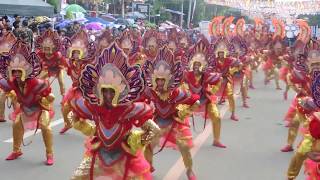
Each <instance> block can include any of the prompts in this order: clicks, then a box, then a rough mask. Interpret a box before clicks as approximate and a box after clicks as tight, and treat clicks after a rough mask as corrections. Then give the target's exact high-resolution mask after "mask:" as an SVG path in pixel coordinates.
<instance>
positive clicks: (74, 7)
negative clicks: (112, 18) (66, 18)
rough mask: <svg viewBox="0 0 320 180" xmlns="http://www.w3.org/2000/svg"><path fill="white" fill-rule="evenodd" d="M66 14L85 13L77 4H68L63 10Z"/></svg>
mask: <svg viewBox="0 0 320 180" xmlns="http://www.w3.org/2000/svg"><path fill="white" fill-rule="evenodd" d="M64 10H65V11H66V12H68V11H69V12H72V13H77V12H81V13H86V12H87V11H86V10H85V9H84V8H83V7H81V6H79V5H78V4H70V5H68V6H67V7H66V8H65V9H64Z"/></svg>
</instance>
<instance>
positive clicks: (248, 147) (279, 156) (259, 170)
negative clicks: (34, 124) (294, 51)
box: [0, 73, 304, 180]
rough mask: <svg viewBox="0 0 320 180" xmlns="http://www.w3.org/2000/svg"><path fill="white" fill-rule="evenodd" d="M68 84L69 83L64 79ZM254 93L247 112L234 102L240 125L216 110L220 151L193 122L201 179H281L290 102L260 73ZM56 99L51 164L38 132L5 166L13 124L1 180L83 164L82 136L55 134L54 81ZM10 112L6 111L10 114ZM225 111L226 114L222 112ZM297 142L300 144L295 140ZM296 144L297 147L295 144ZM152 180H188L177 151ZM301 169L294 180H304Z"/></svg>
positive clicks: (163, 159) (59, 178) (0, 160)
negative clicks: (283, 147)
mask: <svg viewBox="0 0 320 180" xmlns="http://www.w3.org/2000/svg"><path fill="white" fill-rule="evenodd" d="M66 85H67V86H70V85H71V82H70V80H69V79H68V78H66ZM255 87H256V89H255V90H251V91H250V93H249V96H250V99H249V105H250V108H249V109H245V108H242V107H241V106H240V105H241V100H240V99H239V98H238V99H237V100H236V101H237V114H238V116H239V119H240V121H239V122H234V121H231V120H229V117H230V114H229V112H228V111H227V107H226V106H219V107H220V109H221V114H222V115H224V117H223V120H222V134H221V140H222V142H223V143H224V144H225V145H226V146H227V148H226V149H219V148H215V147H213V146H211V144H212V132H211V125H209V124H208V126H207V128H206V129H205V130H202V126H203V120H202V119H201V118H199V117H197V118H196V130H197V132H193V136H194V142H195V147H194V148H193V149H192V154H193V158H194V171H195V173H196V175H197V177H198V179H199V180H212V179H216V180H283V179H285V173H286V170H287V167H288V163H289V160H290V158H291V156H292V154H293V153H282V152H280V148H281V147H282V146H283V145H285V142H286V138H287V128H285V127H284V125H283V117H284V114H285V112H286V110H287V108H288V107H289V104H290V99H291V98H292V97H293V93H292V92H291V93H290V94H289V100H288V101H283V100H282V91H281V92H280V91H276V90H275V86H274V84H270V85H268V86H265V85H264V84H263V76H262V73H259V74H256V75H255ZM53 89H54V93H55V94H56V101H55V110H56V115H55V118H54V121H53V123H52V124H53V125H54V126H53V127H52V128H53V134H54V151H55V154H54V157H55V164H54V165H53V166H51V167H48V166H45V165H44V160H45V149H44V145H43V142H42V136H41V133H40V134H37V135H36V136H35V137H34V138H33V137H32V136H30V135H31V134H32V133H31V132H29V133H26V134H29V137H26V138H25V139H24V140H25V142H26V143H27V142H29V141H30V140H31V139H33V143H32V144H31V145H30V146H28V147H23V152H24V155H23V156H22V157H21V158H19V159H17V160H15V161H10V162H8V161H5V158H6V156H7V155H8V154H9V153H10V152H11V149H12V147H11V146H12V143H11V142H10V140H11V138H12V135H11V133H12V129H11V122H6V123H1V124H0V179H1V180H18V179H23V180H44V179H46V180H67V179H69V178H70V177H71V176H72V174H73V171H74V170H75V168H76V167H77V166H78V165H79V163H80V162H81V159H82V155H83V151H84V147H83V142H84V136H82V135H81V134H80V133H78V132H77V131H75V130H70V131H68V132H67V133H66V134H65V135H59V133H58V132H59V130H60V129H61V128H62V127H63V123H62V120H61V113H60V101H61V98H60V95H59V87H58V84H57V82H54V83H53ZM9 111H10V110H8V112H9ZM225 112H226V113H225ZM297 143H298V141H297ZM297 143H296V144H297ZM155 168H156V171H155V172H154V179H155V180H161V179H167V180H176V179H187V178H186V176H185V172H184V167H183V164H182V163H181V158H180V154H179V152H178V151H174V150H171V149H165V150H164V151H162V152H161V153H160V154H158V155H157V156H156V157H155ZM303 177H304V176H303V169H302V171H301V172H300V176H299V178H298V180H302V179H303Z"/></svg>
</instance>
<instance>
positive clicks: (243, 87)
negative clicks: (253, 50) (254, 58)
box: [230, 36, 252, 108]
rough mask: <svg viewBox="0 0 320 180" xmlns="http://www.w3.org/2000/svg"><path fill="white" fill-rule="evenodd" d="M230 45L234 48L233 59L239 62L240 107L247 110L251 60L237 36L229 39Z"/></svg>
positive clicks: (245, 47)
mask: <svg viewBox="0 0 320 180" xmlns="http://www.w3.org/2000/svg"><path fill="white" fill-rule="evenodd" d="M230 43H231V44H232V45H233V47H234V54H233V57H234V58H235V59H236V60H238V61H239V62H241V66H240V71H239V73H238V76H240V77H239V79H240V93H241V97H242V106H243V107H245V108H249V106H248V103H247V99H248V88H249V81H250V79H252V78H251V76H252V70H251V66H250V65H251V63H252V62H251V59H250V58H249V57H247V53H248V48H247V45H246V43H245V41H243V40H242V39H241V38H240V37H239V36H235V37H233V38H232V39H231V41H230Z"/></svg>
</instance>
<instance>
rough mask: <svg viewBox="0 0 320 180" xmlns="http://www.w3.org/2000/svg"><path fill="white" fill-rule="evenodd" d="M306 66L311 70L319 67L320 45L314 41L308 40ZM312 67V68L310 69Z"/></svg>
mask: <svg viewBox="0 0 320 180" xmlns="http://www.w3.org/2000/svg"><path fill="white" fill-rule="evenodd" d="M306 49H307V59H306V61H307V64H308V65H309V66H310V68H311V69H315V68H318V66H319V67H320V43H319V42H317V41H315V40H310V41H309V43H308V44H307V47H306ZM312 66H314V67H312Z"/></svg>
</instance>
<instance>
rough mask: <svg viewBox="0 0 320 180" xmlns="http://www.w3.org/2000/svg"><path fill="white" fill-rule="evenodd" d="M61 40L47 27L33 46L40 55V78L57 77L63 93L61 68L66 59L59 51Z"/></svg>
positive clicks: (62, 93)
mask: <svg viewBox="0 0 320 180" xmlns="http://www.w3.org/2000/svg"><path fill="white" fill-rule="evenodd" d="M60 46H61V41H60V37H59V35H58V33H57V32H55V31H53V30H51V29H48V30H47V31H45V32H44V33H43V34H42V35H41V36H39V37H38V38H37V40H36V43H35V47H36V48H37V50H36V52H37V55H38V56H39V57H40V60H41V64H42V71H41V74H40V75H39V78H41V79H49V78H51V77H53V78H57V79H58V82H59V86H60V93H61V95H62V96H64V94H65V86H64V82H63V77H64V75H63V69H64V67H65V64H66V61H65V58H64V57H63V56H62V54H61V52H60Z"/></svg>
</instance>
